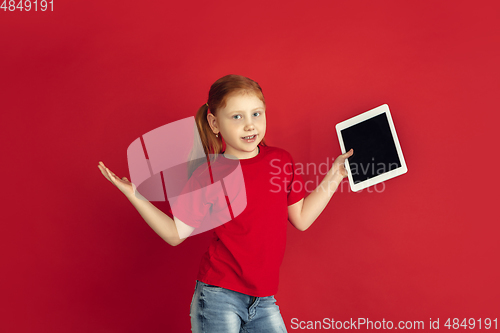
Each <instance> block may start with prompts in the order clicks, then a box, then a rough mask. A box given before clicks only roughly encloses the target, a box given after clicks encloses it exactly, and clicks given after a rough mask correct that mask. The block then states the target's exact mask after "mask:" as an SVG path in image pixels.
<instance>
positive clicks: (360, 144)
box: [340, 113, 401, 184]
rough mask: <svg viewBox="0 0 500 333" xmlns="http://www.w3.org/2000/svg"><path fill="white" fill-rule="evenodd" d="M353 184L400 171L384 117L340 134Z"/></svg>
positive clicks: (384, 115) (373, 119)
mask: <svg viewBox="0 0 500 333" xmlns="http://www.w3.org/2000/svg"><path fill="white" fill-rule="evenodd" d="M340 132H341V135H342V138H343V140H344V147H345V148H346V151H349V149H351V148H352V149H354V155H353V156H351V157H350V158H349V167H350V169H351V174H352V178H353V181H354V183H355V184H357V183H359V182H362V181H365V180H367V179H370V178H372V177H375V176H378V175H381V174H383V173H385V172H388V171H391V170H394V169H397V168H399V167H401V162H400V160H399V157H398V153H397V150H396V145H395V144H394V139H393V137H392V133H391V129H390V127H389V122H388V120H387V115H386V114H385V113H382V114H380V115H378V116H375V117H373V118H370V119H367V120H365V121H362V122H360V123H359V124H356V125H353V126H351V127H349V128H346V129H343V130H341V131H340Z"/></svg>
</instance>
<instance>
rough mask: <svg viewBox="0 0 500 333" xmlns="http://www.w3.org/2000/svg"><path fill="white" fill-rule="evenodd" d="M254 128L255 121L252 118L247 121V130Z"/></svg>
mask: <svg viewBox="0 0 500 333" xmlns="http://www.w3.org/2000/svg"><path fill="white" fill-rule="evenodd" d="M253 129H254V125H253V121H252V120H251V119H249V120H247V121H246V123H245V131H252V130H253Z"/></svg>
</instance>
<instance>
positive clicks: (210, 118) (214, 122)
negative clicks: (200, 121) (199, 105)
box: [207, 113, 220, 134]
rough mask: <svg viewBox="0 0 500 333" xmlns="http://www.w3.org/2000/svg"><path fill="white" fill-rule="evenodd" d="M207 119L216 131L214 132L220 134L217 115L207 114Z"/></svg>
mask: <svg viewBox="0 0 500 333" xmlns="http://www.w3.org/2000/svg"><path fill="white" fill-rule="evenodd" d="M207 121H208V125H209V126H210V128H211V129H212V132H214V134H218V133H219V132H220V131H219V126H218V125H217V119H216V118H215V116H214V115H213V114H211V113H209V114H207Z"/></svg>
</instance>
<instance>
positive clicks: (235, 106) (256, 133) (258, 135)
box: [208, 93, 266, 159]
mask: <svg viewBox="0 0 500 333" xmlns="http://www.w3.org/2000/svg"><path fill="white" fill-rule="evenodd" d="M265 111H266V107H265V105H264V103H262V101H261V100H260V99H259V98H258V97H257V96H255V94H252V93H237V94H234V95H231V96H229V97H228V98H227V100H226V106H225V107H224V108H221V109H219V110H217V117H214V116H213V115H212V114H209V117H208V121H209V124H210V126H211V127H212V130H214V133H218V132H220V134H219V135H222V138H223V139H224V141H225V143H226V151H225V155H232V156H234V157H236V158H238V159H246V158H252V157H254V156H256V155H257V154H258V153H259V150H258V148H257V146H258V144H259V143H260V141H261V140H262V138H263V137H264V135H265V134H266V113H265ZM210 116H212V117H210Z"/></svg>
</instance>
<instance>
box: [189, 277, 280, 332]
mask: <svg viewBox="0 0 500 333" xmlns="http://www.w3.org/2000/svg"><path fill="white" fill-rule="evenodd" d="M191 330H192V331H193V332H194V333H240V332H242V333H243V332H244V333H246V332H249V333H250V332H259V333H260V332H270V333H271V332H279V333H282V332H286V327H285V323H284V322H283V318H281V314H280V310H279V307H278V305H276V299H275V298H274V296H268V297H253V296H248V295H245V294H242V293H239V292H236V291H232V290H228V289H225V288H222V287H216V286H212V285H209V284H206V283H203V282H201V281H196V287H195V289H194V295H193V300H192V302H191Z"/></svg>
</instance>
